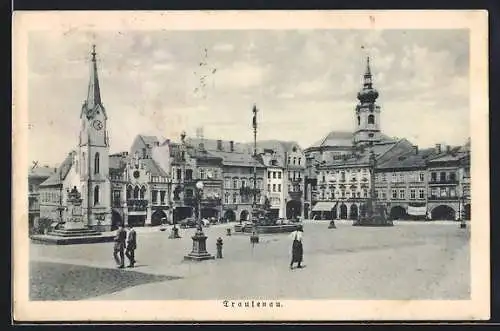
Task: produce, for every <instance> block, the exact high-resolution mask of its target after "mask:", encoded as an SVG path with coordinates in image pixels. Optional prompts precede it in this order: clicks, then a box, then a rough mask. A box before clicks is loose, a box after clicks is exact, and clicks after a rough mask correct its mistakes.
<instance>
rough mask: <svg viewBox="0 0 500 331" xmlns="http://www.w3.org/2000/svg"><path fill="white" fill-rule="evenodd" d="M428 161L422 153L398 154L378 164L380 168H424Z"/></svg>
mask: <svg viewBox="0 0 500 331" xmlns="http://www.w3.org/2000/svg"><path fill="white" fill-rule="evenodd" d="M425 165H426V162H425V159H424V158H423V157H422V155H421V154H406V155H398V156H395V157H393V158H391V159H389V160H387V161H386V162H384V163H381V164H377V168H378V169H412V168H423V167H425Z"/></svg>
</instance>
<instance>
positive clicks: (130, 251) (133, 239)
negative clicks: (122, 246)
mask: <svg viewBox="0 0 500 331" xmlns="http://www.w3.org/2000/svg"><path fill="white" fill-rule="evenodd" d="M128 228H129V230H128V234H127V249H126V251H125V255H127V258H128V261H129V265H128V267H129V268H133V267H134V265H135V250H136V248H137V233H136V232H135V230H134V228H133V227H132V225H130V224H129V225H128Z"/></svg>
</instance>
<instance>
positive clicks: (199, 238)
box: [184, 181, 215, 261]
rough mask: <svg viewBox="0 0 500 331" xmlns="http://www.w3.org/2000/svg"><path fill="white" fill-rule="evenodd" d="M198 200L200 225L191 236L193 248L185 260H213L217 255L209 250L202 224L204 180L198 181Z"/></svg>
mask: <svg viewBox="0 0 500 331" xmlns="http://www.w3.org/2000/svg"><path fill="white" fill-rule="evenodd" d="M195 186H196V200H197V201H196V202H197V205H198V226H197V229H196V233H195V234H194V236H192V237H191V239H193V249H192V250H191V253H189V254H188V255H186V256H184V259H185V260H194V261H203V260H212V259H215V257H214V256H213V255H211V254H209V253H208V252H207V236H206V235H205V234H204V233H203V228H202V226H201V198H202V194H203V182H202V181H199V182H197V183H196V185H195Z"/></svg>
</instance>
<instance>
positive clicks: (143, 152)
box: [142, 148, 146, 159]
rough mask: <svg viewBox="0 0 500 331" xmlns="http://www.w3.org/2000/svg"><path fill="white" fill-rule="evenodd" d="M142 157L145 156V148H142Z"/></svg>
mask: <svg viewBox="0 0 500 331" xmlns="http://www.w3.org/2000/svg"><path fill="white" fill-rule="evenodd" d="M142 158H143V159H145V158H146V149H145V148H143V149H142Z"/></svg>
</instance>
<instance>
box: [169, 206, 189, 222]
mask: <svg viewBox="0 0 500 331" xmlns="http://www.w3.org/2000/svg"><path fill="white" fill-rule="evenodd" d="M192 216H193V208H191V207H176V208H175V209H174V213H173V218H174V222H175V223H179V222H180V221H182V220H183V219H185V218H188V217H192Z"/></svg>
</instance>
